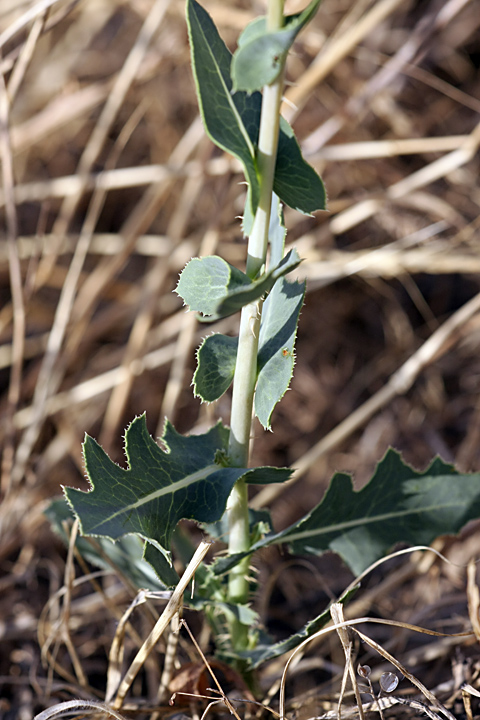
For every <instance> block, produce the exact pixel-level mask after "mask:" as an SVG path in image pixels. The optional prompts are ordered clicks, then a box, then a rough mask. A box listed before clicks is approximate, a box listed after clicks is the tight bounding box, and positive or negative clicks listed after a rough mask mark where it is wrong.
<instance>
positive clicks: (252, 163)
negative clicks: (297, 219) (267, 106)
mask: <svg viewBox="0 0 480 720" xmlns="http://www.w3.org/2000/svg"><path fill="white" fill-rule="evenodd" d="M309 7H310V6H309ZM305 12H307V11H305ZM187 21H188V27H189V36H190V46H191V52H192V66H193V73H194V76H195V82H196V86H197V94H198V100H199V105H200V111H201V113H202V117H203V120H204V123H205V127H206V130H207V133H208V135H209V136H210V138H211V139H212V140H213V142H214V143H215V144H216V145H218V146H219V147H221V148H222V149H223V150H227V151H228V152H230V153H231V154H232V155H234V157H236V158H238V159H239V160H240V161H241V163H242V164H243V167H244V171H245V177H246V180H247V183H248V192H247V207H246V209H245V216H244V223H243V229H244V232H245V234H246V235H249V234H250V232H251V226H252V222H253V217H254V215H255V212H256V209H257V205H258V196H259V180H258V176H257V169H256V160H255V154H256V148H257V144H258V132H259V127H260V111H261V106H262V96H261V94H260V93H259V92H254V93H252V94H251V95H248V94H247V93H246V92H235V93H233V92H232V81H231V79H230V66H231V62H232V55H231V53H230V51H229V50H228V48H227V47H226V45H225V43H224V42H223V40H222V39H221V37H220V35H219V34H218V31H217V29H216V27H215V25H214V23H213V21H212V19H211V17H210V15H209V14H208V13H207V12H206V11H205V10H204V9H203V8H202V7H201V5H199V4H198V3H197V2H196V0H187ZM274 191H275V192H276V193H277V195H278V196H279V197H280V198H281V200H282V201H283V202H285V203H286V204H287V205H289V206H290V207H292V208H295V209H296V210H298V211H299V212H302V213H305V214H309V213H312V212H314V210H322V209H324V208H325V188H324V186H323V183H322V181H321V180H320V178H319V176H318V175H317V173H316V172H315V170H314V169H313V168H312V167H310V165H308V163H306V162H305V160H304V159H303V157H302V154H301V151H300V147H299V145H298V143H297V141H296V139H295V136H294V134H293V130H292V128H291V127H290V126H289V124H288V123H287V122H286V120H283V119H281V123H280V137H279V146H278V154H277V165H276V169H275V179H274Z"/></svg>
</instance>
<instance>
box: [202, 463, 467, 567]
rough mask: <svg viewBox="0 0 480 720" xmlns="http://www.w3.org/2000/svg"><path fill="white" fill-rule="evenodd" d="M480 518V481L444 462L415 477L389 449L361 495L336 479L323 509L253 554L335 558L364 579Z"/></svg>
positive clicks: (227, 561)
mask: <svg viewBox="0 0 480 720" xmlns="http://www.w3.org/2000/svg"><path fill="white" fill-rule="evenodd" d="M478 517H480V474H478V473H477V474H472V475H465V474H460V473H458V472H456V470H455V469H454V468H453V467H452V466H450V465H447V464H445V463H444V462H443V461H442V460H441V459H440V458H437V459H436V460H434V461H433V462H432V464H431V465H430V466H429V467H428V468H427V469H426V470H424V471H423V472H417V471H416V470H414V469H413V468H411V467H410V466H409V465H406V464H405V463H404V462H403V460H402V459H401V456H400V455H399V453H397V452H396V451H395V450H392V449H390V450H389V451H388V452H387V454H386V455H385V457H384V458H383V460H382V461H381V462H380V463H379V464H378V466H377V469H376V471H375V474H374V476H373V477H372V479H371V480H370V482H368V483H367V485H365V487H363V488H362V489H361V490H359V491H358V492H356V491H355V490H354V489H353V485H352V478H351V477H350V476H349V475H345V474H343V473H337V474H336V475H334V477H333V478H332V480H331V482H330V485H329V487H328V490H327V492H326V494H325V497H324V498H323V500H322V502H321V503H320V504H319V505H317V506H316V507H315V508H314V509H313V510H312V511H311V512H310V513H308V515H306V516H305V517H303V518H302V519H301V520H299V521H298V522H297V523H295V524H294V525H292V526H291V527H289V528H287V529H286V530H283V531H282V532H279V533H276V534H275V535H270V536H268V537H266V538H264V539H263V540H261V541H260V542H258V543H256V545H254V546H252V548H251V552H255V551H256V550H258V549H260V548H261V547H265V546H267V545H273V544H278V543H283V542H285V543H288V544H289V546H290V547H291V549H292V550H293V552H295V553H313V554H316V555H321V554H322V553H323V552H325V551H326V550H333V551H335V552H337V553H338V554H339V555H340V556H341V557H342V558H343V560H344V561H345V562H346V564H347V565H348V566H349V567H350V568H351V569H352V571H353V572H354V573H355V574H359V573H361V572H363V570H365V569H366V568H367V567H368V566H369V565H371V564H372V563H373V562H375V561H376V560H379V559H380V558H381V557H383V556H384V555H386V554H387V552H388V551H389V549H390V548H391V547H392V546H393V545H395V544H396V543H407V544H409V545H429V544H430V543H431V542H433V540H435V538H437V537H438V536H440V535H454V534H456V533H458V532H459V531H460V530H461V529H462V528H463V527H464V525H465V524H466V523H467V522H469V521H470V520H474V519H477V518H478ZM247 554H250V553H245V554H243V555H242V554H239V555H236V556H230V557H227V558H222V559H220V560H219V561H218V562H217V563H216V564H215V572H217V573H218V574H222V573H225V572H227V571H228V570H229V568H230V566H233V565H235V564H236V563H238V562H239V560H240V559H241V557H242V556H243V557H244V556H245V555H247Z"/></svg>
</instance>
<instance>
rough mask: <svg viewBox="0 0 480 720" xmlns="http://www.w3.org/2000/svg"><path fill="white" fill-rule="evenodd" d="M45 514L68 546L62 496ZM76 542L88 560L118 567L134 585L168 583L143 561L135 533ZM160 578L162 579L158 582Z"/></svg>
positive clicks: (67, 514) (141, 546)
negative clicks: (115, 538)
mask: <svg viewBox="0 0 480 720" xmlns="http://www.w3.org/2000/svg"><path fill="white" fill-rule="evenodd" d="M45 515H46V516H47V517H48V519H49V521H50V523H51V524H52V527H53V528H54V530H55V532H57V533H58V534H59V535H60V537H61V538H62V540H63V542H64V543H65V545H67V546H68V544H69V541H70V538H69V536H68V535H67V534H66V533H65V529H64V527H63V521H65V520H72V519H73V518H72V511H71V509H70V508H69V507H68V505H67V503H66V502H65V498H63V497H62V498H58V499H56V500H52V502H51V503H50V504H49V505H48V507H47V509H46V510H45ZM75 546H76V547H77V549H78V551H79V553H80V555H81V556H82V557H83V558H85V560H87V562H89V563H91V564H92V565H95V566H96V567H100V568H103V569H105V570H110V571H111V572H114V568H118V572H119V573H120V574H121V575H124V576H125V577H127V578H128V579H129V580H130V581H131V582H132V584H133V585H134V586H135V587H137V588H144V587H148V588H149V589H150V590H164V589H165V588H166V587H167V586H168V585H169V583H165V582H164V581H163V579H162V577H161V576H160V575H158V577H157V575H156V574H155V573H154V572H153V571H152V568H151V567H150V565H148V564H147V563H146V562H145V560H144V543H143V542H142V541H141V540H140V538H138V537H134V536H133V535H127V536H125V537H123V538H120V539H119V540H118V542H116V543H112V542H111V541H110V540H106V539H105V538H101V537H99V538H96V539H95V542H93V543H92V542H91V541H89V540H87V539H86V538H83V537H77V539H76V541H75ZM172 572H174V571H173V570H172V568H169V577H170V576H171V573H172ZM159 578H160V579H161V580H162V582H159ZM177 582H178V577H177Z"/></svg>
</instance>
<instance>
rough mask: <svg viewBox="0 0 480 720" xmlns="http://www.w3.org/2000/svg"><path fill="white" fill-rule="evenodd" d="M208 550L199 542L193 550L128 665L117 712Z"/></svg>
mask: <svg viewBox="0 0 480 720" xmlns="http://www.w3.org/2000/svg"><path fill="white" fill-rule="evenodd" d="M209 548H210V543H207V542H201V543H200V545H199V546H198V548H197V549H196V550H195V553H194V555H193V557H192V559H191V560H190V562H189V564H188V565H187V567H186V569H185V572H184V573H183V575H182V577H181V578H180V581H179V583H178V585H177V587H176V588H175V590H174V591H173V593H172V597H171V598H170V600H169V601H168V603H167V606H166V608H165V610H164V611H163V613H162V614H161V616H160V618H159V619H158V620H157V622H156V624H155V626H154V628H153V629H152V631H151V632H150V634H149V636H148V637H147V639H146V640H145V642H144V643H143V645H142V647H141V648H140V650H139V651H138V653H137V655H136V656H135V658H134V660H133V662H132V664H131V665H130V668H129V669H128V670H127V672H126V674H125V677H124V678H123V680H122V682H121V683H120V686H119V688H118V690H117V693H116V695H115V699H114V700H113V703H112V706H113V708H115V709H116V710H119V709H120V708H121V707H122V704H123V701H124V699H125V696H126V694H127V692H128V690H129V688H130V686H131V684H132V682H133V681H134V679H135V678H136V676H137V674H138V672H139V670H140V668H141V667H142V666H143V664H144V662H145V660H146V659H147V657H148V655H149V654H150V652H151V651H152V650H153V648H154V647H155V645H156V644H157V642H158V641H159V639H160V638H161V636H162V635H163V633H164V632H165V630H166V629H167V627H168V626H169V625H170V623H171V621H172V619H173V617H174V616H175V615H176V613H178V611H179V608H180V607H181V605H182V602H183V593H184V592H185V590H186V589H187V586H188V585H189V583H190V582H191V581H192V579H193V577H194V575H195V572H196V570H197V568H198V567H199V565H200V564H201V563H202V562H203V560H204V558H205V555H206V554H207V552H208V550H209Z"/></svg>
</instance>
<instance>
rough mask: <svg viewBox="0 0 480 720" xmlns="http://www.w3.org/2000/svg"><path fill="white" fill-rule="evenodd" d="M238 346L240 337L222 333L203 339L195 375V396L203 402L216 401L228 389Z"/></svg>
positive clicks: (231, 379)
mask: <svg viewBox="0 0 480 720" xmlns="http://www.w3.org/2000/svg"><path fill="white" fill-rule="evenodd" d="M237 348H238V338H236V337H228V335H220V333H217V334H215V335H210V336H209V337H206V338H205V339H204V340H203V342H202V344H201V345H200V347H199V349H198V352H197V369H196V370H195V374H194V376H193V385H194V390H195V397H200V398H201V399H202V400H203V402H214V400H218V398H220V397H221V396H222V395H223V394H224V393H225V392H226V391H227V390H228V388H229V387H230V385H231V383H232V381H233V376H234V373H235V362H236V359H237Z"/></svg>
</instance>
